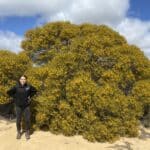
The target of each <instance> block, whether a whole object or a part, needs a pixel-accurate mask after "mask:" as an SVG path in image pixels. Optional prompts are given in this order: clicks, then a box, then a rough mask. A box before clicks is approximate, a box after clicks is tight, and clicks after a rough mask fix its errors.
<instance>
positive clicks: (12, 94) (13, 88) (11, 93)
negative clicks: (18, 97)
mask: <svg viewBox="0 0 150 150" xmlns="http://www.w3.org/2000/svg"><path fill="white" fill-rule="evenodd" d="M15 93H16V86H13V87H11V88H10V89H9V90H8V91H7V94H8V95H9V96H11V97H13V96H14V94H15Z"/></svg>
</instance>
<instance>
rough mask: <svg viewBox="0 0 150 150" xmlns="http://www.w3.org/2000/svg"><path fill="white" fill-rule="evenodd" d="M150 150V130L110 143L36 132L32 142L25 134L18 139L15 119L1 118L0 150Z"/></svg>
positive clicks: (142, 129) (32, 136)
mask: <svg viewBox="0 0 150 150" xmlns="http://www.w3.org/2000/svg"><path fill="white" fill-rule="evenodd" d="M70 149H71V150H150V129H145V128H143V127H141V130H140V136H139V137H137V138H121V139H120V140H119V141H117V142H115V143H113V144H110V143H107V142H106V143H98V142H95V143H91V142H88V141H87V140H85V139H83V138H82V136H73V137H66V136H63V135H54V134H52V133H50V132H46V131H35V132H34V133H33V134H32V135H31V139H30V140H28V141H27V140H26V139H25V135H24V134H23V135H22V137H21V139H20V140H17V139H16V124H15V119H14V120H12V121H7V120H5V119H3V118H0V150H70Z"/></svg>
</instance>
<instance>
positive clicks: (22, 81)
mask: <svg viewBox="0 0 150 150" xmlns="http://www.w3.org/2000/svg"><path fill="white" fill-rule="evenodd" d="M19 81H20V83H21V84H22V85H24V84H25V83H26V82H27V79H26V78H25V77H24V76H23V77H21V78H20V79H19Z"/></svg>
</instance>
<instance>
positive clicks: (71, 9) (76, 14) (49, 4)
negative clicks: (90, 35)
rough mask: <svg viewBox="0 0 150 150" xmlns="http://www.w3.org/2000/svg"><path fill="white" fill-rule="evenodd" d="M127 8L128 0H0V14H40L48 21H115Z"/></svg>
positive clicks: (124, 13) (118, 19)
mask: <svg viewBox="0 0 150 150" xmlns="http://www.w3.org/2000/svg"><path fill="white" fill-rule="evenodd" d="M128 8H129V0H123V1H121V0H109V2H108V1H106V0H105V1H104V0H38V1H37V0H30V1H22V0H11V1H10V0H0V16H1V17H6V16H35V15H40V16H41V18H42V19H46V20H48V21H54V20H71V21H72V22H75V23H82V22H92V23H116V22H118V21H120V20H121V19H122V18H123V17H124V16H125V15H126V12H127V10H128Z"/></svg>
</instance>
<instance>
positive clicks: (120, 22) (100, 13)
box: [0, 0, 150, 58]
mask: <svg viewBox="0 0 150 150" xmlns="http://www.w3.org/2000/svg"><path fill="white" fill-rule="evenodd" d="M149 6H150V1H148V0H123V1H122V0H109V1H104V0H84V1H81V0H61V1H59V0H38V1H37V0H30V2H27V1H26V2H25V1H21V0H11V1H9V0H0V38H1V41H0V49H9V50H11V51H14V52H19V51H21V47H20V43H21V40H22V39H23V35H24V33H25V32H26V31H27V30H28V29H31V28H34V27H36V26H38V25H41V24H42V23H46V22H51V21H56V20H69V21H71V22H73V23H77V24H79V23H83V22H90V23H94V24H107V25H109V26H111V27H112V28H114V30H117V31H118V32H119V33H120V34H122V35H124V36H125V37H126V39H127V40H128V42H129V43H130V44H135V45H137V46H139V47H140V48H141V50H142V51H143V52H144V53H145V55H146V56H148V57H149V58H150V15H149V14H150V13H149V12H150V11H149ZM131 27H132V28H131Z"/></svg>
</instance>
